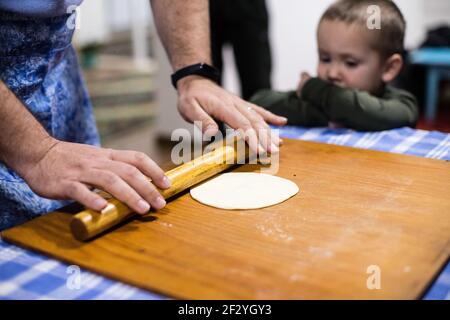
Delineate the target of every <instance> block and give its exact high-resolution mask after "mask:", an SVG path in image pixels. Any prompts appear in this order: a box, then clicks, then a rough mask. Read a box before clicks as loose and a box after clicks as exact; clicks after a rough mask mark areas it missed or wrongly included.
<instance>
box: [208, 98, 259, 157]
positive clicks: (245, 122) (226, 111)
mask: <svg viewBox="0 0 450 320" xmlns="http://www.w3.org/2000/svg"><path fill="white" fill-rule="evenodd" d="M230 110H234V112H232V111H230ZM213 112H214V116H215V117H217V118H218V119H220V120H222V121H224V122H225V123H227V124H228V125H229V126H231V127H232V128H233V129H240V130H242V131H243V135H244V138H245V141H246V142H247V144H248V146H249V148H250V150H252V151H253V152H257V153H260V152H264V151H265V150H266V149H264V148H263V146H262V145H261V144H260V143H259V140H258V136H257V134H256V131H255V129H254V128H253V126H252V123H251V122H250V119H248V118H247V117H245V116H244V115H243V114H242V113H241V112H240V111H239V109H238V108H237V107H236V106H235V105H233V106H225V105H220V107H219V108H217V110H214V111H213Z"/></svg>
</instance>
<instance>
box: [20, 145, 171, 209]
mask: <svg viewBox="0 0 450 320" xmlns="http://www.w3.org/2000/svg"><path fill="white" fill-rule="evenodd" d="M46 144H47V146H48V148H47V151H46V152H45V153H44V154H43V155H42V156H41V158H40V159H39V161H37V162H36V163H27V164H23V165H22V166H21V167H20V168H18V169H19V170H18V172H19V173H20V174H21V175H22V177H23V178H24V179H25V180H26V181H27V183H28V185H29V186H30V188H31V189H32V190H33V191H34V192H36V193H37V194H39V195H41V196H43V197H47V198H51V199H74V200H76V201H78V202H80V203H81V204H83V205H85V206H86V207H88V208H91V209H93V210H97V211H101V210H102V209H104V208H105V206H106V205H107V202H106V200H105V199H103V198H102V197H100V196H99V195H98V194H96V193H95V192H93V191H92V189H93V187H97V188H99V189H102V190H105V191H107V192H109V193H110V194H111V195H112V196H114V197H115V198H117V199H118V200H120V201H122V202H123V203H125V204H126V205H128V206H129V207H130V208H131V209H132V210H134V211H136V212H137V213H139V214H145V213H147V212H148V211H149V210H150V207H153V208H155V209H161V208H163V207H164V206H165V204H166V202H165V200H164V199H163V198H162V196H161V195H160V194H159V192H158V191H157V189H156V188H155V187H154V186H153V184H152V183H151V182H150V181H149V180H148V179H147V178H146V176H148V177H149V178H151V179H152V181H153V182H154V184H155V185H156V186H158V187H160V188H163V189H165V188H168V187H169V186H170V182H169V180H168V179H167V177H166V176H165V175H164V172H163V171H162V170H161V169H160V168H159V167H158V166H157V165H156V164H155V162H153V161H152V160H151V159H150V158H149V157H148V156H147V155H145V154H144V153H140V152H135V151H117V150H112V149H102V148H97V147H93V146H89V145H83V144H76V143H68V142H62V141H58V140H55V139H53V138H49V139H48V142H46Z"/></svg>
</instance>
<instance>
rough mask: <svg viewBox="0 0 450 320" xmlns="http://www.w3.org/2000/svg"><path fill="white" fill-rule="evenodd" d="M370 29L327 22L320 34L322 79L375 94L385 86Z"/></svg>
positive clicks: (320, 28)
mask: <svg viewBox="0 0 450 320" xmlns="http://www.w3.org/2000/svg"><path fill="white" fill-rule="evenodd" d="M371 36H372V35H370V30H367V31H366V30H364V29H362V28H360V27H357V26H355V25H350V24H348V23H345V22H341V21H329V20H324V21H322V22H321V23H320V24H319V29H318V32H317V39H318V49H319V66H318V71H317V73H318V76H319V78H321V79H323V80H327V81H330V82H332V83H334V84H335V85H338V86H340V87H344V88H353V89H358V90H362V91H368V92H370V93H372V94H375V93H376V92H377V91H378V90H379V89H380V88H381V87H382V85H383V80H382V77H383V69H384V65H383V62H382V61H381V57H380V54H379V53H378V52H376V51H375V50H374V49H372V48H371V46H370V41H371Z"/></svg>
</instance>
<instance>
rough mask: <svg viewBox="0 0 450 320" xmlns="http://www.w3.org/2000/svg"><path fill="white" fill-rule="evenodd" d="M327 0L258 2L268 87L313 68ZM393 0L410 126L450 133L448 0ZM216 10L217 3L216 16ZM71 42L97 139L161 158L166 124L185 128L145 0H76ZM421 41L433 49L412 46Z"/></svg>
mask: <svg viewBox="0 0 450 320" xmlns="http://www.w3.org/2000/svg"><path fill="white" fill-rule="evenodd" d="M217 1H220V0H217ZM222 1H223V2H225V3H226V2H227V1H229V0H222ZM240 1H242V2H244V1H250V2H252V0H240ZM250 2H249V3H250ZM263 2H264V1H263ZM332 2H333V1H332V0H316V1H306V0H266V1H265V5H266V9H267V16H268V21H269V27H268V40H269V45H270V50H271V61H272V62H271V63H272V72H271V75H270V80H271V85H272V88H274V89H278V90H292V89H294V88H295V86H296V84H297V82H298V78H299V74H300V72H301V71H302V70H306V71H309V72H310V73H311V74H315V69H316V64H317V53H316V41H315V31H316V27H317V23H318V21H319V18H320V16H321V14H322V13H323V11H324V10H325V9H326V7H327V6H329V5H330V3H332ZM395 2H396V3H397V4H398V5H399V7H400V9H401V10H402V11H403V14H404V15H405V18H406V20H407V23H408V27H407V35H406V46H407V49H408V51H409V52H410V53H411V55H410V61H411V63H410V64H409V65H408V66H407V68H406V69H405V72H404V74H403V76H402V77H401V78H400V82H401V83H399V84H398V85H399V86H403V87H406V88H408V89H410V90H411V91H413V93H414V94H416V95H417V96H418V98H419V99H420V104H421V109H422V110H421V112H422V117H421V120H420V122H419V125H418V128H422V129H428V130H441V131H446V132H450V82H449V79H450V71H449V70H450V51H447V50H450V49H449V48H450V34H449V33H448V30H449V29H448V28H449V27H450V1H449V0H396V1H395ZM220 14H221V11H220V10H219V11H218V13H216V15H220ZM216 18H217V17H216ZM74 43H75V46H76V48H77V50H78V52H79V57H80V61H81V62H82V66H83V70H84V76H85V80H86V82H87V85H88V89H89V91H90V94H91V97H92V102H93V105H94V110H95V114H96V118H97V123H98V127H99V130H100V134H101V138H102V143H103V145H104V146H106V147H112V148H119V149H134V150H140V151H143V152H146V153H147V154H149V155H150V156H151V157H153V158H154V159H155V160H156V161H157V162H159V163H162V162H165V161H166V160H168V158H166V157H165V156H170V152H161V151H163V150H164V149H165V148H167V149H168V148H170V145H171V144H170V142H169V141H170V136H171V133H172V131H173V130H174V129H176V128H180V127H185V128H192V127H191V126H189V125H187V124H186V123H185V122H184V121H183V120H182V119H181V117H180V116H179V114H178V111H177V108H176V92H175V90H174V89H173V88H172V86H171V84H170V81H169V79H170V74H171V73H172V69H171V67H170V66H169V64H168V62H167V58H166V55H165V53H164V51H163V49H162V46H161V44H160V42H159V39H158V36H157V33H156V30H155V27H154V24H153V17H152V15H151V8H150V5H149V1H148V0H127V1H125V0H86V1H84V2H83V4H82V6H81V7H80V8H79V16H78V29H77V31H76V34H75V41H74ZM423 47H431V48H435V49H436V50H435V49H433V50H432V51H431V52H430V51H425V52H422V51H417V50H418V49H420V48H423ZM222 52H223V62H224V66H223V85H224V87H225V88H227V89H228V90H231V91H232V92H235V93H236V94H240V93H241V86H240V81H239V77H238V72H237V69H236V67H235V58H234V55H233V48H232V47H231V45H226V44H225V45H224V47H223V49H222ZM436 78H437V79H436Z"/></svg>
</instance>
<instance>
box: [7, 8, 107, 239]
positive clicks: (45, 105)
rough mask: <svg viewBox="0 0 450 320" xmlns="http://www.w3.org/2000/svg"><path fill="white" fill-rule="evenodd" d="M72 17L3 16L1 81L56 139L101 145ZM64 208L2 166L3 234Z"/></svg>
mask: <svg viewBox="0 0 450 320" xmlns="http://www.w3.org/2000/svg"><path fill="white" fill-rule="evenodd" d="M69 17H70V15H65V16H59V17H51V18H31V17H25V16H22V15H20V14H15V13H9V12H2V11H0V79H1V80H2V81H3V82H4V83H5V84H6V85H7V86H8V87H9V88H10V90H12V91H13V92H14V93H15V94H16V96H17V97H18V98H19V99H20V100H21V101H22V102H23V103H24V105H25V106H26V107H27V108H28V110H29V111H30V112H31V113H32V114H33V115H34V116H35V118H36V119H37V120H38V121H39V122H40V123H41V124H42V125H43V126H44V128H45V129H46V130H47V131H48V132H49V133H50V134H51V135H52V136H53V137H55V138H57V139H59V140H63V141H69V142H77V143H85V144H92V145H99V144H100V141H99V137H98V132H97V129H96V126H95V119H94V116H93V112H92V106H91V103H90V100H89V97H88V95H87V91H86V88H85V85H84V83H83V79H82V77H81V74H80V68H79V65H78V61H77V57H76V53H75V51H74V49H73V47H72V45H71V41H72V35H73V30H71V28H69V26H70V24H67V23H66V22H67V21H68V19H69ZM72 19H73V17H72ZM36 143H38V141H36ZM65 204H67V202H66V201H55V200H49V199H45V198H42V197H40V196H38V195H36V194H35V193H34V192H33V191H32V190H31V189H30V188H29V187H28V185H27V184H26V183H25V182H24V180H23V179H22V178H21V177H20V176H18V175H17V173H15V172H14V171H13V170H11V169H10V168H8V167H6V166H5V165H4V164H3V163H1V162H0V231H1V230H4V229H7V228H9V227H12V226H15V225H17V224H20V223H23V222H25V221H27V220H29V219H32V218H34V217H36V216H39V215H42V214H45V213H48V212H50V211H53V210H55V209H57V208H59V207H61V206H63V205H65Z"/></svg>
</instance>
